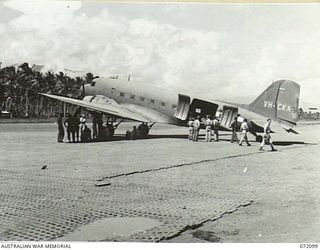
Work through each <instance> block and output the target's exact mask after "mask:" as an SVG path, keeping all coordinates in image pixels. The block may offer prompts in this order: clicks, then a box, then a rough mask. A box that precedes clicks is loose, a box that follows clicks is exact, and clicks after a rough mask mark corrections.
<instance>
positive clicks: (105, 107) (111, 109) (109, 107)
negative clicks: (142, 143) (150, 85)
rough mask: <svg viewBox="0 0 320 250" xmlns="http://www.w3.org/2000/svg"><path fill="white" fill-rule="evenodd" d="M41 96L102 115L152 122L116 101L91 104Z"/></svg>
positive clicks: (67, 98)
mask: <svg viewBox="0 0 320 250" xmlns="http://www.w3.org/2000/svg"><path fill="white" fill-rule="evenodd" d="M41 95H43V96H47V97H49V98H52V99H55V100H58V101H62V102H66V103H70V104H74V105H77V106H81V107H83V108H86V109H88V110H92V111H97V112H102V113H106V114H109V115H113V116H116V117H121V118H125V119H129V120H133V121H139V122H150V121H149V120H148V119H146V118H145V117H143V116H142V115H140V114H137V113H134V112H132V111H129V110H128V109H126V108H125V107H123V106H121V105H120V104H118V103H117V102H115V101H113V102H105V103H98V102H90V101H84V100H78V99H73V98H69V97H63V96H57V95H51V94H44V93H41Z"/></svg>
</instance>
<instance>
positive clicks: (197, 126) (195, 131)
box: [193, 116, 200, 141]
mask: <svg viewBox="0 0 320 250" xmlns="http://www.w3.org/2000/svg"><path fill="white" fill-rule="evenodd" d="M199 130H200V116H197V119H196V120H195V121H194V122H193V141H198V137H199Z"/></svg>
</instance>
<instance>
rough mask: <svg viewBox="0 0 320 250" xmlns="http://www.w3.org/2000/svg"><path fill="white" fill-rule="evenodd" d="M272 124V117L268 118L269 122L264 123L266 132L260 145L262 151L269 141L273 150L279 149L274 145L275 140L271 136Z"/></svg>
mask: <svg viewBox="0 0 320 250" xmlns="http://www.w3.org/2000/svg"><path fill="white" fill-rule="evenodd" d="M270 125H271V119H268V120H267V123H266V124H265V125H264V128H263V130H264V133H263V138H262V142H261V145H260V148H259V150H260V151H263V150H264V149H263V146H264V145H265V144H266V143H269V145H270V147H271V150H272V151H277V150H276V149H275V148H274V146H273V142H272V140H271V136H270V132H271V128H270Z"/></svg>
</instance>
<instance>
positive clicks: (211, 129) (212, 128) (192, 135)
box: [188, 114, 276, 151]
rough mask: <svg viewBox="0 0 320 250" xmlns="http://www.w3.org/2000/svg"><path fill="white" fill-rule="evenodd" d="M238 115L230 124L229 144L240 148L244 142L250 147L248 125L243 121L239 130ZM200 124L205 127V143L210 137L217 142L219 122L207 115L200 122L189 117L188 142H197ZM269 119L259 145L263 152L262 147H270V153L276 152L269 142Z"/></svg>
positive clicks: (245, 120) (246, 121)
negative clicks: (236, 144) (238, 133)
mask: <svg viewBox="0 0 320 250" xmlns="http://www.w3.org/2000/svg"><path fill="white" fill-rule="evenodd" d="M239 116H240V115H239V114H238V115H237V116H236V117H234V120H233V122H232V123H231V124H230V128H231V131H232V134H231V141H230V142H231V143H233V142H235V141H236V142H237V143H238V144H239V146H242V143H243V142H245V143H246V144H247V146H251V144H250V143H249V141H248V133H249V125H248V120H247V119H243V122H242V123H241V125H240V129H239V126H238V123H239V122H238V118H239ZM201 124H203V125H204V127H205V132H206V133H205V141H206V142H211V141H212V135H213V136H214V141H219V126H220V121H219V119H218V118H217V117H214V118H213V119H211V117H210V116H209V115H207V117H206V119H205V121H201V117H200V116H197V118H196V119H194V118H193V117H190V119H189V122H188V127H189V140H192V141H194V142H197V141H198V138H199V131H200V127H201ZM270 126H271V119H268V120H267V123H266V124H265V126H264V133H263V137H262V142H261V144H260V148H259V150H260V151H263V150H264V149H263V147H264V145H265V144H266V143H267V144H269V145H270V147H271V150H272V151H276V149H275V147H274V145H273V142H272V140H271V136H270V133H271V127H270ZM238 131H240V135H241V137H240V140H239V139H238V135H237V132H238Z"/></svg>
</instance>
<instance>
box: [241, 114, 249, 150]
mask: <svg viewBox="0 0 320 250" xmlns="http://www.w3.org/2000/svg"><path fill="white" fill-rule="evenodd" d="M247 122H248V120H247V119H244V121H243V123H242V124H241V127H240V133H241V139H240V142H239V146H242V142H243V140H245V141H246V143H247V146H251V144H250V143H249V142H248V135H247V134H248V132H249V126H248V123H247Z"/></svg>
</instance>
